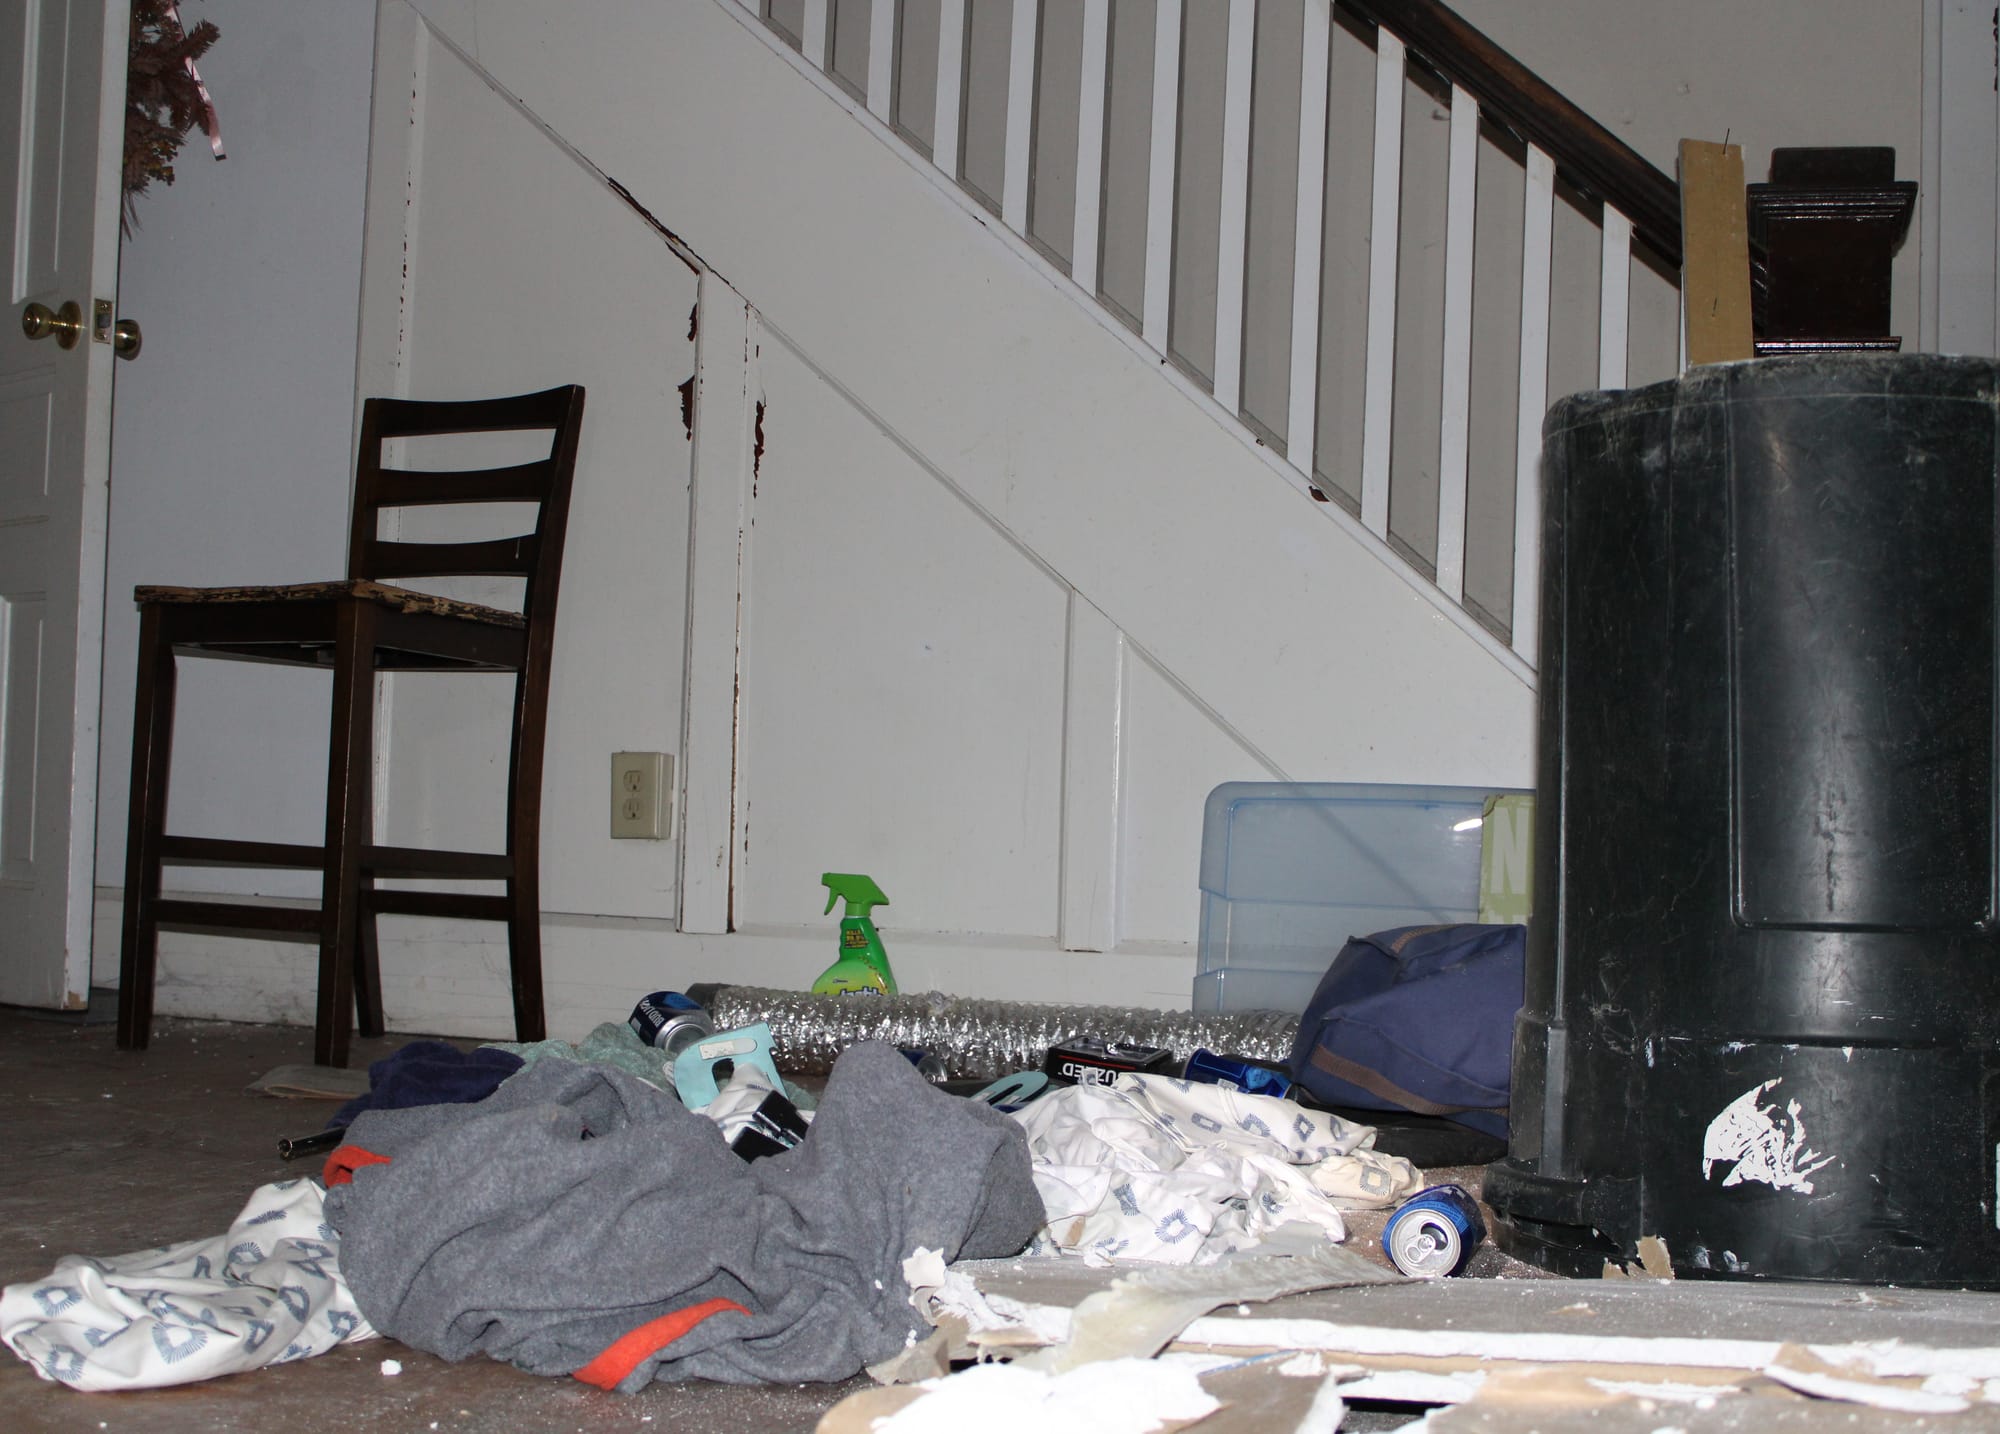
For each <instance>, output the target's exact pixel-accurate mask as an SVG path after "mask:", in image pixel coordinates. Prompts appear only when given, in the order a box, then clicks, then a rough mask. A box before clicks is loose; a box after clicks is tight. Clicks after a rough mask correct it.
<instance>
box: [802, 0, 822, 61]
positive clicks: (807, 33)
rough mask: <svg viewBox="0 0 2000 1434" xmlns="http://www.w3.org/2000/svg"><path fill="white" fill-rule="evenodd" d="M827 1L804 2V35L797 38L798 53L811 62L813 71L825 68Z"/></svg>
mask: <svg viewBox="0 0 2000 1434" xmlns="http://www.w3.org/2000/svg"><path fill="white" fill-rule="evenodd" d="M828 3H829V0H806V13H805V24H804V27H803V29H804V33H803V34H802V35H801V36H800V37H799V52H800V53H801V54H803V55H804V56H805V57H806V59H807V60H808V61H810V62H811V64H812V67H813V68H814V69H815V70H824V69H825V68H826V12H827V5H828Z"/></svg>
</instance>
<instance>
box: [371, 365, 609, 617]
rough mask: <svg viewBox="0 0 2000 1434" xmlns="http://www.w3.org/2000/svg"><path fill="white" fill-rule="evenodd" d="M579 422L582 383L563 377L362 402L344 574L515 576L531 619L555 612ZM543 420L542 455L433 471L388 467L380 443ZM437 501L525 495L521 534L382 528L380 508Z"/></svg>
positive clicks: (494, 500)
mask: <svg viewBox="0 0 2000 1434" xmlns="http://www.w3.org/2000/svg"><path fill="white" fill-rule="evenodd" d="M582 423H583V389H582V388H580V387H578V386H576V385H574V384H571V385H568V386H566V387H562V388H552V389H548V390H545V391H544V392H541V393H531V394H523V395H521V396H519V397H517V398H490V399H467V400H447V401H442V402H438V401H430V400H421V399H390V398H371V399H369V400H368V401H367V402H366V403H365V404H364V405H363V406H362V414H361V445H360V447H361V451H360V455H359V457H358V460H357V462H356V466H355V486H354V525H353V528H352V530H351V531H350V533H349V537H348V546H347V570H348V576H349V577H354V578H370V579H380V580H383V581H402V580H407V579H412V578H431V577H437V578H446V577H519V578H524V579H525V580H526V581H525V583H524V586H523V592H522V596H521V611H522V613H523V615H524V616H525V617H526V618H527V619H528V623H529V626H530V628H531V629H533V628H536V627H542V629H543V631H544V633H546V631H547V628H546V623H547V621H548V620H549V619H550V618H552V617H553V616H554V610H555V597H556V585H557V578H558V575H559V574H560V573H561V571H562V551H563V536H564V532H565V530H566V528H567V527H568V522H569V498H570V486H571V483H572V480H573V479H574V476H575V472H576V452H577V438H578V434H579V432H580V430H581V428H582ZM529 429H547V430H548V431H549V434H550V439H549V451H548V455H547V456H546V457H543V458H538V459H536V460H534V461H532V462H527V463H516V464H511V465H508V466H502V467H490V468H482V469H467V470H463V471H435V470H430V469H418V468H391V467H385V466H384V463H383V449H384V446H385V445H386V444H387V443H389V442H391V441H392V440H395V439H400V438H428V437H441V436H446V435H472V434H482V433H506V432H519V431H522V430H529ZM440 504H533V505H535V512H534V515H533V521H532V523H525V524H524V530H523V531H522V532H521V533H520V534H519V536H508V537H500V538H495V537H492V536H490V533H491V530H490V528H489V529H488V532H487V533H486V534H481V535H480V536H479V537H477V538H476V539H473V540H471V541H467V542H456V543H454V542H437V541H432V540H429V535H428V534H427V535H426V539H427V540H426V541H423V542H398V541H393V540H385V539H383V538H382V537H381V536H380V533H381V524H382V511H383V510H384V509H395V508H405V507H420V506H434V505H440Z"/></svg>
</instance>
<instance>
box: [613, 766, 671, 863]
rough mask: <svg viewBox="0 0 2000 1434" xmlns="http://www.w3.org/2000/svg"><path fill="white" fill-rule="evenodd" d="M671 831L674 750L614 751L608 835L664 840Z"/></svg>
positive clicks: (669, 835)
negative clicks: (609, 833)
mask: <svg viewBox="0 0 2000 1434" xmlns="http://www.w3.org/2000/svg"><path fill="white" fill-rule="evenodd" d="M673 834H674V758H673V754H672V753H671V752H613V753H612V754H611V835H612V836H614V837H636V838H638V839H639V840H642V841H665V840H666V839H667V838H669V837H671V836H672V835H673Z"/></svg>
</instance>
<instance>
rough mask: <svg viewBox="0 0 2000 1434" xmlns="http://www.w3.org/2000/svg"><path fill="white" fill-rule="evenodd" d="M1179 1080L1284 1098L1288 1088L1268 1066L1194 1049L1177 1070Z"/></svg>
mask: <svg viewBox="0 0 2000 1434" xmlns="http://www.w3.org/2000/svg"><path fill="white" fill-rule="evenodd" d="M1181 1079H1182V1080H1198V1081H1206V1082H1207V1083H1208V1084H1210V1085H1227V1086H1234V1087H1235V1088H1236V1089H1238V1090H1240V1091H1242V1092H1244V1093H1245V1094H1246V1095H1275V1096H1285V1095H1289V1094H1290V1093H1291V1089H1292V1082H1291V1080H1290V1078H1289V1077H1287V1076H1285V1075H1284V1074H1282V1073H1281V1072H1278V1071H1274V1070H1272V1069H1271V1068H1270V1067H1268V1066H1260V1065H1253V1064H1251V1063H1250V1062H1249V1061H1238V1060H1231V1059H1230V1058H1229V1057H1228V1056H1219V1055H1217V1054H1216V1053H1215V1052H1214V1051H1204V1050H1197V1051H1196V1052H1195V1053H1194V1054H1193V1055H1191V1056H1189V1057H1188V1058H1187V1064H1186V1065H1185V1066H1183V1067H1182V1068H1181Z"/></svg>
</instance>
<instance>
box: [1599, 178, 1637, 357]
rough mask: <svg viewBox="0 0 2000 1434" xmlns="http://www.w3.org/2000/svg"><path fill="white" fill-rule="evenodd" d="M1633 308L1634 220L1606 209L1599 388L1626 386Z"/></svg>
mask: <svg viewBox="0 0 2000 1434" xmlns="http://www.w3.org/2000/svg"><path fill="white" fill-rule="evenodd" d="M1631 306H1632V221H1631V220H1629V219H1627V218H1626V217H1625V216H1624V215H1623V214H1620V213H1619V212H1618V211H1617V210H1616V209H1613V208H1612V207H1611V206H1610V205H1609V204H1607V205H1605V206H1604V258H1603V274H1602V277H1601V278H1600V279H1599V281H1598V286H1597V386H1598V387H1599V388H1623V387H1625V363H1626V350H1627V347H1628V345H1629V343H1630V334H1631Z"/></svg>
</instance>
